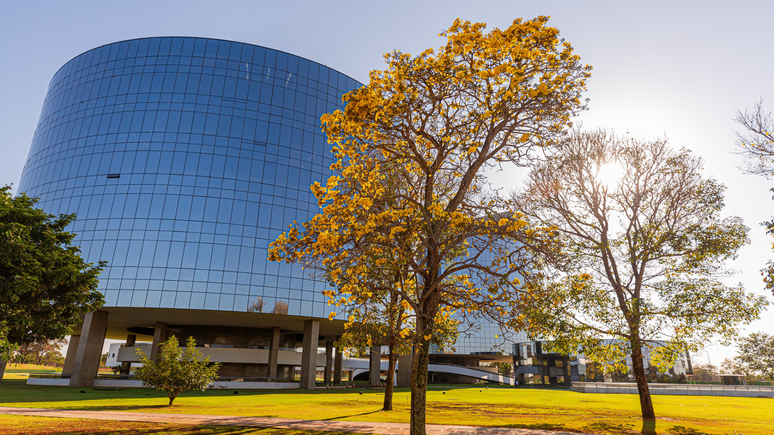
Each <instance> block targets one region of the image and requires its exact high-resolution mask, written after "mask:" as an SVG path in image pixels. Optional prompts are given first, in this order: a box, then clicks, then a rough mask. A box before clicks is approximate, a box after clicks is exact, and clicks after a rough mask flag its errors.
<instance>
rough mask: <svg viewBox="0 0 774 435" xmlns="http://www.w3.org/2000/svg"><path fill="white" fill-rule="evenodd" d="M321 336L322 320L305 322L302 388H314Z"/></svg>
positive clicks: (302, 353)
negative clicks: (318, 343)
mask: <svg viewBox="0 0 774 435" xmlns="http://www.w3.org/2000/svg"><path fill="white" fill-rule="evenodd" d="M319 338H320V321H319V320H313V319H310V320H307V321H305V322H304V347H303V351H302V352H301V389H302V390H314V383H315V378H316V377H317V342H318V340H319Z"/></svg>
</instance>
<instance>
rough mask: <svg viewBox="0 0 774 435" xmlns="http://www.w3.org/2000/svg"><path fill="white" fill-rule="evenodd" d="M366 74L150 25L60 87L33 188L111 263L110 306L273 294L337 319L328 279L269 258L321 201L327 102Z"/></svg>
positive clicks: (222, 306)
mask: <svg viewBox="0 0 774 435" xmlns="http://www.w3.org/2000/svg"><path fill="white" fill-rule="evenodd" d="M356 86H359V83H357V82H356V81H355V80H353V79H352V78H350V77H347V76H345V75H344V74H341V73H339V72H337V71H335V70H333V69H330V68H327V67H325V66H322V65H320V64H318V63H315V62H311V61H309V60H306V59H303V58H300V57H297V56H293V55H291V54H288V53H283V52H281V51H277V50H272V49H268V48H264V47H258V46H254V45H249V44H242V43H237V42H229V41H219V40H214V39H201V38H147V39H136V40H131V41H124V42H118V43H114V44H109V45H105V46H102V47H99V48H96V49H93V50H90V51H87V52H86V53H83V54H82V55H80V56H78V57H76V58H74V59H73V60H71V61H70V62H68V63H67V64H66V65H64V66H63V67H62V68H61V69H60V70H59V71H58V72H57V73H56V75H55V76H54V78H53V80H52V81H51V84H50V86H49V89H48V94H47V95H46V99H45V102H44V104H43V110H42V113H41V116H40V121H39V123H38V127H37V130H36V132H35V135H34V138H33V142H32V148H31V149H30V153H29V157H28V159H27V163H26V166H25V168H24V173H23V176H22V180H21V183H20V186H19V191H21V192H26V193H27V194H28V195H30V196H35V197H40V203H39V206H40V207H41V208H43V209H45V210H46V211H48V212H50V213H76V214H77V216H78V219H77V221H76V222H75V223H74V225H73V226H72V228H71V231H73V232H75V233H77V234H78V239H77V243H78V244H79V245H80V246H81V248H82V251H83V255H84V257H85V258H86V259H87V260H88V261H90V262H96V261H98V260H106V261H108V267H107V268H106V269H105V271H104V272H103V273H102V276H101V278H100V286H99V289H100V291H102V292H103V293H104V294H105V300H106V306H110V307H113V306H115V307H138V308H139V307H143V308H148V307H149V308H178V309H207V310H226V311H241V312H244V311H246V310H247V309H248V307H249V305H250V304H251V302H252V301H254V300H255V299H256V298H257V297H261V298H262V300H263V301H264V303H265V306H266V307H267V308H269V309H271V307H274V305H275V303H276V302H277V301H282V302H285V303H287V304H288V308H287V314H291V315H300V316H314V317H320V318H324V317H326V315H327V313H326V312H325V310H324V301H323V296H322V293H321V292H322V290H323V286H324V283H323V282H320V281H316V280H313V279H310V278H309V277H308V276H305V274H304V273H302V271H301V267H300V266H291V265H286V264H278V263H273V262H268V261H267V260H266V257H267V253H266V249H267V247H268V244H269V243H270V242H271V241H272V240H273V239H274V238H275V237H276V236H277V235H278V234H279V233H280V232H281V231H283V230H284V229H285V228H286V225H287V224H288V223H289V222H292V221H293V220H298V221H304V220H306V219H307V218H309V217H311V216H312V215H313V214H314V213H315V212H316V211H318V210H319V207H318V205H317V203H316V200H315V199H314V197H313V196H312V194H311V193H310V191H309V186H310V184H311V183H312V182H313V181H316V180H322V179H324V177H325V171H326V168H327V166H328V165H329V164H330V162H331V154H330V153H329V152H328V151H329V149H330V148H329V145H328V144H327V142H326V139H325V137H324V136H323V135H322V134H321V132H320V121H319V119H320V115H322V114H323V113H325V112H329V111H333V110H335V109H337V108H340V107H341V104H342V103H341V95H342V94H344V93H345V92H347V91H349V90H351V89H353V88H355V87H356Z"/></svg>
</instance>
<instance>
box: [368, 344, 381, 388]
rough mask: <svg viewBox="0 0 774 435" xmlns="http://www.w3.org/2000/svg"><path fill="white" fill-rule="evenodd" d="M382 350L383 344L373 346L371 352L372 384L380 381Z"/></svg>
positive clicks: (369, 376)
mask: <svg viewBox="0 0 774 435" xmlns="http://www.w3.org/2000/svg"><path fill="white" fill-rule="evenodd" d="M380 350H382V348H381V346H373V347H371V352H370V354H369V357H368V382H369V383H370V384H371V385H376V384H378V383H379V374H380V373H381V368H382V367H381V365H382V364H381V362H382V356H381V355H379V351H380Z"/></svg>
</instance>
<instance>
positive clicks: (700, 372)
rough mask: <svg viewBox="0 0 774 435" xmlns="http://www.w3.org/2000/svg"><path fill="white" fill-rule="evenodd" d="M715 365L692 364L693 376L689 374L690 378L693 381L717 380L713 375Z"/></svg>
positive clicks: (708, 381)
mask: <svg viewBox="0 0 774 435" xmlns="http://www.w3.org/2000/svg"><path fill="white" fill-rule="evenodd" d="M716 369H717V367H715V366H713V365H709V364H696V365H694V366H693V376H691V380H692V381H693V382H706V383H710V382H715V381H717V379H718V378H717V377H716V376H715V371H716Z"/></svg>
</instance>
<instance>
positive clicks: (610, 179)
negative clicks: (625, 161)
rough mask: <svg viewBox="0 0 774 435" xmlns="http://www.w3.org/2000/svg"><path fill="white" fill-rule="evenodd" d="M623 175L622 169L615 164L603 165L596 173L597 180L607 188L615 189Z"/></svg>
mask: <svg viewBox="0 0 774 435" xmlns="http://www.w3.org/2000/svg"><path fill="white" fill-rule="evenodd" d="M623 175H624V170H623V168H622V167H621V165H620V164H618V163H616V162H608V163H605V164H604V165H602V166H601V167H600V168H599V170H598V171H597V179H598V180H599V181H600V182H601V183H602V184H603V185H605V186H607V187H608V188H610V187H615V186H616V184H618V180H620V179H621V177H623Z"/></svg>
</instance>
